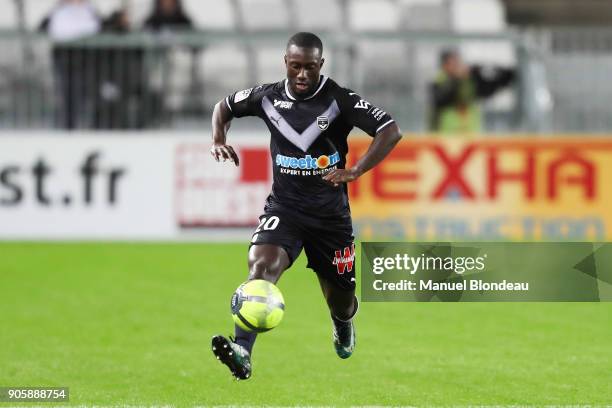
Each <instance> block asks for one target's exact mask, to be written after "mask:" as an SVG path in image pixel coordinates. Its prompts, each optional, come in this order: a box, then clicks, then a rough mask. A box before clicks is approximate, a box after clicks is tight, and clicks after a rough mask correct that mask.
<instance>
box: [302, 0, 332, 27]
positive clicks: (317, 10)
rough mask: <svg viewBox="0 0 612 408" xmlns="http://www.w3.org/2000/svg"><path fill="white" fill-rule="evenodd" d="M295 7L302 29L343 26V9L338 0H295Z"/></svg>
mask: <svg viewBox="0 0 612 408" xmlns="http://www.w3.org/2000/svg"><path fill="white" fill-rule="evenodd" d="M294 7H295V15H296V17H297V20H298V21H297V23H298V27H299V29H300V30H308V31H315V32H316V31H317V30H325V31H332V30H336V29H337V28H338V27H341V26H342V10H341V9H340V3H339V2H338V1H330V0H310V1H294Z"/></svg>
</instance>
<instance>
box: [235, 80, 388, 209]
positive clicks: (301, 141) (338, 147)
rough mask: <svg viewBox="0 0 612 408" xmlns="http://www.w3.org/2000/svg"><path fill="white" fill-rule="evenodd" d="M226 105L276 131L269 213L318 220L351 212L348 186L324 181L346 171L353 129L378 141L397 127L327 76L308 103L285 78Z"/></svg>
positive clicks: (241, 94)
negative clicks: (332, 172) (287, 211)
mask: <svg viewBox="0 0 612 408" xmlns="http://www.w3.org/2000/svg"><path fill="white" fill-rule="evenodd" d="M225 102H226V104H227V107H228V108H229V109H230V110H231V111H232V113H233V115H234V116H235V117H237V118H240V117H243V116H258V117H260V118H261V119H263V120H264V122H265V123H266V125H267V126H268V129H269V130H270V134H271V138H270V153H271V155H272V167H273V183H272V192H271V194H270V196H269V197H268V200H267V202H266V206H267V208H276V207H278V206H280V207H281V208H289V209H293V210H297V211H299V212H302V213H306V214H312V215H316V216H337V215H346V214H348V213H349V211H350V210H349V204H348V194H347V188H346V185H341V186H339V187H334V186H333V185H332V184H330V183H328V182H326V181H324V180H323V179H322V176H323V175H325V174H326V173H327V172H328V171H330V170H332V169H336V168H339V169H343V168H344V166H345V164H346V154H347V152H348V143H347V137H348V135H349V133H350V131H351V129H352V128H353V127H354V126H356V127H358V128H360V129H362V130H363V131H365V132H366V133H367V134H369V135H370V136H375V135H376V133H377V132H379V131H380V130H381V129H383V128H385V127H386V126H389V125H390V124H391V123H393V119H391V117H390V116H389V114H387V113H386V112H385V111H383V110H381V109H380V108H377V107H375V106H373V105H372V104H370V103H369V102H368V101H366V100H364V99H362V98H361V97H360V96H359V95H357V94H356V93H354V92H352V91H351V90H349V89H346V88H342V87H341V86H339V85H338V84H337V83H336V82H334V81H333V80H332V79H330V78H328V77H325V76H321V78H320V80H319V85H318V87H317V89H316V91H315V92H314V93H313V94H312V95H311V96H309V97H307V98H296V97H294V96H293V95H292V94H291V91H290V89H289V87H288V84H287V80H286V79H285V80H283V81H281V82H278V83H275V84H266V85H261V86H258V87H255V88H250V89H245V90H243V91H240V92H236V93H234V94H232V95H230V96H228V97H227V98H225Z"/></svg>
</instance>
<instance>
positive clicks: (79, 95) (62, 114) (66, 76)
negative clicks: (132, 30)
mask: <svg viewBox="0 0 612 408" xmlns="http://www.w3.org/2000/svg"><path fill="white" fill-rule="evenodd" d="M101 26H102V21H101V19H100V17H99V16H98V14H97V12H96V10H95V8H94V7H93V5H92V4H91V3H90V1H88V0H60V1H59V2H58V4H57V5H56V6H55V7H54V8H53V9H52V10H51V11H50V13H49V14H48V16H47V17H45V19H44V20H43V21H42V23H41V24H40V29H41V30H42V31H45V32H47V33H48V34H49V36H50V37H51V39H52V40H53V42H54V44H53V50H52V58H53V69H54V76H55V83H56V88H57V95H58V103H57V104H56V112H57V114H56V122H57V123H56V125H57V126H58V127H60V128H63V129H75V128H76V127H79V126H81V125H82V124H83V123H84V122H86V120H87V118H86V116H87V108H88V107H89V106H90V102H91V100H92V93H93V92H94V90H93V88H94V84H93V83H92V81H89V80H88V75H89V74H90V73H91V72H92V70H93V69H94V63H95V55H94V54H95V50H93V49H91V48H87V47H80V46H74V45H71V44H69V42H70V41H74V40H79V39H81V38H84V37H87V36H90V35H95V34H97V33H98V32H99V31H100V29H101Z"/></svg>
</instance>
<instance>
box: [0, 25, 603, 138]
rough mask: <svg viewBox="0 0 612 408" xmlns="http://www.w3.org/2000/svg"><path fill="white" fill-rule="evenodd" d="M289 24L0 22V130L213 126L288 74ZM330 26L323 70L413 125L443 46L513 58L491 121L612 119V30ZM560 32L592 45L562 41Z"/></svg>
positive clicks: (563, 123)
mask: <svg viewBox="0 0 612 408" xmlns="http://www.w3.org/2000/svg"><path fill="white" fill-rule="evenodd" d="M290 34H291V32H289V31H287V30H269V31H266V30H260V31H257V32H249V33H244V32H242V33H241V32H235V31H229V30H212V31H198V32H190V33H173V34H171V35H170V34H165V35H163V34H162V35H154V34H151V33H133V34H128V35H109V34H104V35H98V36H95V37H90V38H87V39H83V40H79V41H75V42H70V43H61V44H59V43H55V44H54V43H52V42H51V40H50V39H49V38H48V37H46V36H43V35H40V34H36V33H30V32H27V33H19V32H15V31H0V44H2V49H3V53H2V54H0V128H5V129H16V128H28V129H32V128H38V129H40V128H53V127H57V128H87V129H109V128H112V129H146V128H172V129H193V128H202V127H208V126H209V123H210V114H211V110H212V107H213V105H214V103H215V102H216V101H218V100H219V99H221V98H222V97H224V96H225V95H227V94H229V93H230V92H232V91H235V90H240V89H243V88H247V87H250V86H253V85H255V84H258V83H265V82H275V81H278V80H279V79H281V78H283V77H284V67H283V62H282V56H283V53H284V44H285V41H286V39H287V38H288V36H289V35H290ZM321 36H322V38H323V39H324V43H325V56H326V60H327V62H326V66H325V69H324V72H325V73H326V74H328V75H330V76H332V77H333V78H335V79H336V80H337V81H338V82H340V83H341V84H343V85H346V86H349V87H351V88H352V89H354V90H356V91H358V92H359V93H361V94H363V95H365V96H366V97H367V98H368V99H370V100H371V101H372V102H373V103H376V104H378V105H380V106H383V107H385V109H387V110H388V111H389V112H390V113H392V114H393V115H394V116H395V117H396V118H397V119H398V121H399V122H400V124H401V125H402V127H403V128H405V129H410V130H411V131H417V132H421V131H425V130H426V129H427V116H428V108H427V104H428V95H427V86H428V83H429V82H430V81H431V80H432V79H433V78H434V76H435V74H436V70H437V63H438V54H439V52H440V51H441V50H442V49H444V48H448V47H455V48H458V49H459V50H460V51H461V53H462V54H463V55H464V58H465V59H466V60H467V61H468V62H470V63H483V64H501V65H510V66H514V67H516V69H517V70H518V72H519V77H520V81H518V82H517V85H516V86H515V87H514V88H513V89H511V90H510V91H508V92H504V93H502V94H501V95H499V97H495V98H493V99H492V100H490V101H487V102H486V103H484V105H483V111H484V114H485V121H486V122H485V123H486V128H487V130H488V131H491V132H496V131H499V132H508V131H521V132H550V131H554V132H564V131H573V132H599V131H605V130H606V129H609V128H610V125H611V124H612V123H610V121H612V119H611V117H610V116H611V115H609V114H607V113H606V104H605V101H609V100H611V99H612V92H611V90H612V86H610V85H608V84H607V82H606V81H605V80H604V75H603V74H604V73H605V71H606V69H607V68H606V67H609V65H610V64H612V51H611V50H609V49H605V47H603V46H602V47H600V48H598V46H597V47H596V46H595V45H594V44H599V43H600V42H601V43H607V44H609V43H610V41H609V39H610V38H612V30H601V31H599V32H596V33H595V32H589V33H588V35H587V34H585V30H562V29H558V30H555V31H553V30H540V31H534V30H530V31H525V32H515V31H511V32H506V33H494V34H492V33H474V34H457V33H453V32H434V31H391V32H390V31H360V32H358V33H344V32H339V31H338V32H336V31H334V32H322V33H321ZM560 38H563V39H567V41H566V42H567V44H573V43H572V41H573V40H574V39H581V41H587V42H588V41H591V43H590V44H591V45H590V48H589V46H586V47H584V48H583V47H578V48H572V47H569V46H561V45H560V44H565V42H563V41H561V40H560ZM588 39H590V40H588ZM564 41H565V40H564ZM68 62H69V63H68ZM576 79H579V81H578V82H577V81H576Z"/></svg>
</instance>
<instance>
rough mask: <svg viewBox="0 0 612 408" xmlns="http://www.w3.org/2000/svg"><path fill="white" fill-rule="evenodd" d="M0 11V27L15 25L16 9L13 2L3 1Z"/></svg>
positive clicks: (12, 27)
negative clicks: (0, 11)
mask: <svg viewBox="0 0 612 408" xmlns="http://www.w3.org/2000/svg"><path fill="white" fill-rule="evenodd" d="M4 3H5V4H3V6H4V7H3V9H2V13H0V29H14V28H16V27H17V10H16V8H15V3H14V2H12V1H5V2H4Z"/></svg>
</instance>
